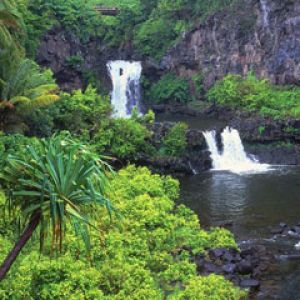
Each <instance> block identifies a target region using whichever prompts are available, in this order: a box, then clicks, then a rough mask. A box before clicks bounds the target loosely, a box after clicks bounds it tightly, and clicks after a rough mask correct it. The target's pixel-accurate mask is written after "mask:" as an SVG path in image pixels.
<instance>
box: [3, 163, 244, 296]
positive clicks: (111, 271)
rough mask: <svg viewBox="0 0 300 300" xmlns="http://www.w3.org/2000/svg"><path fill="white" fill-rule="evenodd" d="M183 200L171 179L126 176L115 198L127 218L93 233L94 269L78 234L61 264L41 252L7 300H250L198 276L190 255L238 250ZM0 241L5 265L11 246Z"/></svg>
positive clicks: (24, 263) (137, 172)
mask: <svg viewBox="0 0 300 300" xmlns="http://www.w3.org/2000/svg"><path fill="white" fill-rule="evenodd" d="M178 193H179V185H178V182H177V181H176V180H174V179H172V178H171V177H169V176H167V177H162V176H159V175H152V174H151V173H150V171H149V170H147V169H146V168H136V167H134V166H129V167H127V168H125V169H123V170H121V171H119V172H118V174H116V175H114V176H113V177H112V178H111V188H110V190H109V192H108V195H107V196H108V197H109V199H110V200H111V202H112V204H113V205H114V207H115V209H117V211H118V213H119V214H120V217H119V218H112V219H110V218H109V216H108V215H107V214H106V213H105V211H104V210H102V209H99V210H97V216H98V217H97V220H96V223H95V227H92V228H91V229H90V234H91V235H93V236H94V237H95V238H94V239H92V247H91V252H90V256H89V259H90V261H91V262H92V264H89V263H87V258H86V256H85V255H83V254H82V251H83V250H84V248H83V246H84V245H83V244H78V243H76V240H75V239H74V237H73V233H72V232H70V231H67V232H66V239H67V240H68V246H67V247H66V248H65V254H64V255H63V256H59V257H58V258H57V259H56V260H55V261H50V260H49V257H48V256H47V255H45V254H44V255H42V256H41V258H40V259H38V255H39V254H38V253H37V251H36V250H35V249H36V248H35V246H34V244H33V245H32V246H31V247H30V248H27V249H25V251H24V254H23V255H22V259H21V260H19V261H18V263H17V264H16V265H15V266H14V267H13V268H12V270H11V272H10V273H9V275H8V277H7V278H6V279H5V280H4V281H3V282H2V285H1V286H0V296H1V299H22V298H27V299H35V297H37V296H38V298H39V299H41V300H46V299H55V298H58V299H74V300H75V299H81V298H84V299H95V300H96V299H107V300H113V299H114V300H116V299H124V300H125V299H128V300H129V299H149V300H153V299H157V300H159V299H161V300H162V299H196V300H201V299H203V298H202V295H205V296H206V298H207V299H233V300H235V299H236V300H238V299H242V297H243V296H245V293H244V292H241V291H240V290H239V289H237V288H235V287H233V285H232V284H231V283H229V282H228V281H226V280H225V279H223V278H221V277H218V276H210V277H198V276H197V274H196V266H195V264H194V263H193V262H191V260H190V254H189V252H188V251H184V250H183V249H188V248H190V249H192V251H193V253H203V252H205V249H206V248H207V247H220V246H224V247H236V244H235V242H234V239H233V237H232V235H231V234H230V233H229V232H228V231H226V230H224V229H214V230H212V231H209V232H207V231H204V230H203V229H201V228H200V225H199V221H198V218H197V216H196V215H195V214H194V213H193V212H192V211H191V210H189V209H187V208H186V207H184V206H182V205H181V206H178V207H176V206H175V203H174V200H175V199H176V198H177V197H178ZM96 228H97V229H96ZM0 237H1V244H3V245H5V247H3V248H1V249H2V250H1V251H0V255H1V258H3V257H4V256H5V252H6V251H7V250H8V249H9V247H10V242H9V240H7V239H4V237H3V236H1V235H0ZM46 246H47V244H46ZM83 252H84V251H83ZM32 261H35V262H36V263H35V264H34V266H33V265H32ZM121 270H122V271H121ZM23 274H26V276H23ZM198 285H199V287H198ZM200 287H201V291H200ZM212 288H213V291H212ZM199 293H200V294H199ZM200 296H201V297H200ZM10 297H11V298H10ZM179 297H182V298H179ZM185 297H187V298H185Z"/></svg>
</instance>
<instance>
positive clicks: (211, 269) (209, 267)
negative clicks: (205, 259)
mask: <svg viewBox="0 0 300 300" xmlns="http://www.w3.org/2000/svg"><path fill="white" fill-rule="evenodd" d="M204 270H205V271H206V272H208V273H214V274H221V273H222V269H221V268H220V267H219V266H217V265H215V264H213V263H205V264H204Z"/></svg>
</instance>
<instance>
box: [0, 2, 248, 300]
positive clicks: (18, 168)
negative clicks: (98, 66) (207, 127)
mask: <svg viewBox="0 0 300 300" xmlns="http://www.w3.org/2000/svg"><path fill="white" fill-rule="evenodd" d="M233 2H234V0H228V1H221V0H212V1H201V3H200V2H199V1H196V0H180V1H175V2H174V1H173V2H172V1H169V0H151V1H149V0H140V1H139V0H130V1H121V3H120V1H117V0H87V1H85V0H72V1H63V0H47V1H46V0H13V1H11V0H10V1H8V0H3V1H1V3H0V169H1V171H0V189H1V190H0V244H1V247H0V260H1V262H3V264H2V265H1V267H0V281H1V282H0V298H1V299H3V300H6V299H7V300H8V299H9V300H19V299H28V300H34V299H41V300H51V299H62V300H64V299H71V300H79V299H87V300H92V299H95V300H96V299H97V300H98V299H103V300H117V299H118V300H125V299H128V300H129V299H130V300H135V299H145V300H146V299H149V300H153V299H155V300H156V299H157V300H162V299H170V300H173V299H191V300H192V299H193V300H198V299H199V300H202V299H203V298H207V299H233V300H239V299H243V298H244V297H245V295H246V293H245V292H243V291H241V290H240V289H239V288H236V287H234V286H233V284H232V283H230V282H229V281H227V280H225V278H223V277H220V276H214V275H212V276H208V277H201V276H198V274H197V270H196V265H195V263H194V262H193V260H192V259H191V257H192V256H193V255H196V254H199V253H206V251H207V250H208V249H210V248H218V247H234V248H237V244H236V243H235V240H234V237H233V235H232V234H231V233H230V232H229V231H227V230H225V229H221V228H213V229H211V230H209V231H205V230H203V229H202V228H201V227H200V224H199V220H198V217H197V216H196V215H195V214H194V213H193V212H192V211H191V210H190V209H188V208H186V207H185V206H183V205H179V206H178V205H175V201H176V199H177V198H178V196H179V183H178V181H177V180H175V179H173V178H171V177H170V176H159V175H154V174H152V173H151V172H150V171H149V170H148V169H147V168H138V167H135V166H133V165H129V166H127V167H126V168H124V169H121V170H119V171H118V172H117V173H115V172H114V171H113V170H112V168H111V167H110V165H109V164H108V163H107V162H106V161H108V160H109V159H110V158H109V157H110V156H113V157H114V158H115V159H121V160H122V161H123V162H124V161H126V160H129V161H134V160H135V159H137V158H138V155H150V156H161V155H166V156H173V157H176V156H181V155H183V154H184V151H185V150H186V147H187V140H186V130H187V126H186V125H185V124H182V123H179V124H177V125H175V126H173V127H171V128H170V129H169V130H167V131H166V132H165V133H163V135H164V136H163V137H162V138H161V140H159V141H153V140H151V138H152V137H153V136H154V134H155V132H154V129H153V128H155V125H154V124H153V123H154V113H153V112H151V111H150V112H149V113H148V114H146V115H145V116H139V115H138V114H137V111H134V113H133V116H132V118H130V119H111V118H110V114H111V112H112V108H111V105H110V102H109V98H108V96H107V95H106V93H104V92H103V90H102V91H101V93H102V94H101V95H99V94H98V92H97V91H96V89H95V88H93V87H92V85H91V84H93V83H94V86H96V84H97V87H98V84H100V85H101V83H98V82H97V81H96V80H95V78H94V77H95V76H94V74H93V73H92V71H91V72H90V73H88V72H86V71H85V70H82V66H83V63H84V62H83V58H82V57H81V55H79V53H72V55H71V56H70V57H68V58H66V61H65V63H66V64H68V65H69V66H71V67H72V68H73V69H75V70H78V71H82V74H84V77H85V79H86V81H87V82H86V83H87V85H86V86H87V88H86V89H85V90H82V91H81V90H77V91H70V92H68V93H66V92H62V91H61V90H60V89H59V87H58V86H57V85H56V83H55V80H54V79H53V75H52V72H51V71H50V70H44V69H42V68H41V67H39V66H38V65H37V64H36V63H35V62H34V58H35V54H36V50H37V47H38V45H39V41H40V39H41V38H42V36H43V35H44V34H45V33H46V32H47V31H48V30H49V29H51V28H53V27H55V26H56V27H62V28H63V29H64V30H65V31H66V33H67V34H69V35H70V36H72V37H74V39H77V40H79V41H80V42H81V44H82V45H84V44H85V43H88V42H89V41H90V40H91V39H93V38H95V37H97V38H101V40H103V41H104V43H105V44H106V46H107V47H120V46H122V45H126V46H127V45H134V46H135V47H136V49H137V51H138V52H139V53H140V54H141V55H142V56H150V57H151V58H154V59H156V60H159V59H160V58H161V57H162V55H163V54H164V52H165V51H166V50H167V49H168V48H169V47H170V46H172V45H173V44H174V43H175V42H176V41H177V40H178V39H179V38H180V36H181V34H182V33H183V32H184V31H185V30H186V29H188V28H190V27H191V26H192V25H193V23H194V22H198V21H199V20H200V19H204V18H206V16H207V15H209V14H210V13H212V12H215V11H217V10H218V9H221V8H224V7H225V6H226V7H228V6H230V4H232V3H233ZM96 4H100V5H101V4H103V5H105V6H117V7H120V8H121V13H120V14H119V15H118V16H116V17H109V16H102V15H101V14H100V13H98V12H96V11H95V10H94V6H95V5H96ZM85 72H86V73H85ZM95 83H96V84H95ZM192 85H193V86H192ZM191 89H195V92H196V94H197V95H198V94H201V93H202V77H201V75H200V74H199V75H196V76H194V77H193V78H192V82H189V80H187V79H184V78H180V77H177V76H176V75H175V74H167V75H165V76H163V77H162V78H161V79H160V80H159V81H158V82H156V83H155V84H154V85H153V86H152V87H151V89H150V90H149V97H151V99H152V100H153V101H156V102H157V103H176V102H177V103H188V102H190V101H191V100H193V98H192V97H191V96H190V91H191ZM16 133H20V134H16ZM9 134H11V135H9ZM23 134H26V135H27V136H24V135H23ZM186 249H189V251H188V250H186Z"/></svg>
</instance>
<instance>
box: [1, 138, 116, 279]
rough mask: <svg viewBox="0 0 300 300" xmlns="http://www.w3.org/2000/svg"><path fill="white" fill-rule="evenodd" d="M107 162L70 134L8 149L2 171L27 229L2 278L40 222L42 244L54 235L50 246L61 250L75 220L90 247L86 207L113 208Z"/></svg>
mask: <svg viewBox="0 0 300 300" xmlns="http://www.w3.org/2000/svg"><path fill="white" fill-rule="evenodd" d="M107 167H108V165H106V164H105V163H104V162H103V161H102V160H101V159H99V157H97V156H95V155H94V154H92V153H91V152H89V151H88V149H87V148H86V147H85V146H82V145H80V144H79V143H76V142H74V141H72V140H71V139H70V138H68V137H66V136H63V137H62V136H54V137H52V138H50V139H47V140H41V141H36V143H35V144H33V145H30V146H28V147H27V148H26V149H24V151H22V152H21V153H17V154H16V155H8V157H7V165H6V167H5V168H4V169H3V170H2V173H1V174H0V181H1V183H2V185H3V186H4V187H5V188H6V190H11V191H12V193H11V196H10V197H9V203H8V207H9V208H10V210H12V211H13V212H17V213H16V214H11V215H18V216H19V217H18V218H19V219H20V220H19V221H20V223H21V224H23V226H24V228H25V230H24V231H23V234H22V235H21V237H20V239H19V240H18V241H17V242H16V245H15V247H14V248H13V249H12V251H11V252H10V253H9V254H8V256H7V258H6V260H5V261H4V263H3V264H2V266H1V268H0V280H2V279H3V278H4V276H5V274H6V273H7V272H8V270H9V268H10V267H11V265H12V264H13V262H14V260H15V259H16V257H17V256H18V254H19V253H20V251H21V250H22V248H23V247H24V246H25V244H26V242H27V241H28V240H29V239H30V237H31V236H32V234H33V233H34V231H35V230H36V229H37V227H38V226H39V227H40V248H41V250H42V249H43V245H44V241H45V236H48V237H51V252H53V251H55V250H60V251H62V246H63V242H64V235H65V231H66V228H67V227H68V225H70V224H71V225H73V228H74V230H75V233H76V234H77V235H80V236H81V237H82V239H83V241H84V243H85V246H86V248H87V249H88V250H89V248H90V237H89V230H88V229H89V226H90V221H89V218H88V213H91V211H93V209H91V208H93V207H94V206H97V205H102V206H105V207H106V208H107V211H108V212H109V214H111V213H112V207H111V204H110V202H109V200H107V199H106V198H105V196H104V195H105V191H106V189H107V188H108V186H109V184H108V180H107V177H106V172H107Z"/></svg>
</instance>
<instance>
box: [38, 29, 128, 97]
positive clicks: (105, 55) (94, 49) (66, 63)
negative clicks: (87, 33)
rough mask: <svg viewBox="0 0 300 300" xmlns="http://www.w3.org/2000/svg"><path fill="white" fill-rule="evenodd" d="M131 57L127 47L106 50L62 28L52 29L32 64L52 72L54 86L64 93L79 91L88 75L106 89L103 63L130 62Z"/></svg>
mask: <svg viewBox="0 0 300 300" xmlns="http://www.w3.org/2000/svg"><path fill="white" fill-rule="evenodd" d="M132 53H133V51H132V49H131V47H130V45H128V46H124V47H122V48H120V49H111V48H110V49H108V47H107V46H106V44H105V43H104V42H103V41H101V39H90V40H89V41H87V42H83V41H80V39H79V38H78V37H77V36H75V35H73V34H71V33H68V32H67V31H65V30H64V29H63V28H60V27H55V28H53V29H52V30H50V31H49V32H48V33H47V34H46V35H45V36H44V38H43V39H42V40H41V43H40V46H39V49H38V52H37V57H36V60H37V62H38V63H39V64H40V65H42V66H44V67H48V68H51V69H52V71H53V72H54V76H55V78H56V79H57V83H58V84H59V85H60V87H61V88H62V89H64V90H67V91H70V90H73V89H80V88H82V87H83V86H84V84H85V78H87V77H89V76H91V75H92V76H94V77H95V79H96V80H97V81H99V82H101V85H103V86H104V87H105V88H107V89H110V87H111V81H110V78H109V75H108V72H107V68H106V63H107V61H109V60H116V59H126V60H127V59H131V58H132Z"/></svg>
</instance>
